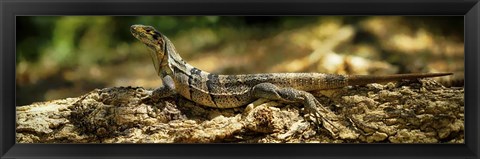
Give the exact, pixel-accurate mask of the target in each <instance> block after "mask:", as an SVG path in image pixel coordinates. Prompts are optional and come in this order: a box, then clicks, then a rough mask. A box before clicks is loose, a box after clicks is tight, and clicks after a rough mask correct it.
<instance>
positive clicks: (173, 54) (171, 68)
mask: <svg viewBox="0 0 480 159" xmlns="http://www.w3.org/2000/svg"><path fill="white" fill-rule="evenodd" d="M164 39H165V45H166V46H165V56H164V57H163V59H162V60H161V61H162V62H161V63H162V65H161V66H160V68H161V69H160V73H159V74H160V76H161V77H165V76H167V75H169V76H171V77H174V73H175V72H178V71H180V72H183V73H186V74H188V73H187V72H188V71H189V70H192V69H193V68H195V67H193V66H192V65H190V64H188V63H187V62H186V61H185V60H183V59H182V57H180V55H179V54H178V53H177V50H176V49H175V46H174V45H173V43H172V42H171V41H170V39H168V38H167V37H164ZM203 72H204V71H203ZM204 73H208V72H204Z"/></svg>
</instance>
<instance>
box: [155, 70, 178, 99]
mask: <svg viewBox="0 0 480 159" xmlns="http://www.w3.org/2000/svg"><path fill="white" fill-rule="evenodd" d="M162 82H163V85H162V86H161V87H159V88H157V89H155V90H153V92H152V94H151V98H152V100H153V101H155V102H156V101H158V100H159V99H161V98H165V97H169V96H172V95H174V94H176V93H177V92H176V91H175V83H174V82H173V79H172V77H170V76H165V77H163V78H162Z"/></svg>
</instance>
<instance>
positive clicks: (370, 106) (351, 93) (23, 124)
mask: <svg viewBox="0 0 480 159" xmlns="http://www.w3.org/2000/svg"><path fill="white" fill-rule="evenodd" d="M148 94H149V90H145V89H143V88H131V87H120V88H105V89H101V90H99V89H97V90H94V91H92V92H90V93H87V94H85V95H83V96H81V97H77V98H68V99H62V100H54V101H47V102H42V103H34V104H31V105H26V106H19V107H17V127H16V132H17V133H16V139H17V142H18V143H215V142H222V143H225V142H227V143H463V142H464V89H463V88H445V87H443V86H442V85H440V84H438V83H437V82H435V81H434V80H430V79H425V80H418V81H417V80H415V81H402V82H397V83H388V84H386V85H381V84H369V85H366V86H354V87H346V88H343V89H339V90H334V91H323V92H321V94H320V93H315V95H316V96H317V99H318V100H319V101H320V103H322V104H323V106H324V107H326V108H327V109H328V110H331V112H333V115H335V116H336V117H335V120H334V121H333V124H334V125H335V127H334V129H332V130H335V131H334V132H332V133H333V134H334V136H332V135H331V131H328V129H325V128H323V127H321V128H320V129H319V130H317V129H318V128H317V127H316V126H315V125H314V124H312V123H313V122H311V117H310V116H308V115H305V113H304V112H305V111H304V109H303V106H302V105H301V104H296V103H277V102H274V101H265V100H258V101H256V102H254V104H250V105H249V106H247V107H240V108H233V109H215V108H208V107H203V106H200V105H198V104H195V103H193V102H190V101H188V100H186V99H184V98H182V97H180V96H173V97H170V98H165V99H164V100H162V101H160V102H152V101H151V100H150V99H149V98H148ZM262 103H263V104H262ZM253 105H258V106H253ZM329 118H330V117H329Z"/></svg>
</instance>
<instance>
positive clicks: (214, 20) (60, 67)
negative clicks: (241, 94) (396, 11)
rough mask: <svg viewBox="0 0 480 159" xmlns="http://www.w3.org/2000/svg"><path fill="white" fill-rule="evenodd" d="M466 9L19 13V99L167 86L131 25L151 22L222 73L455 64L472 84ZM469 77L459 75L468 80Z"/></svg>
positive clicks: (454, 79)
mask: <svg viewBox="0 0 480 159" xmlns="http://www.w3.org/2000/svg"><path fill="white" fill-rule="evenodd" d="M463 20H464V19H463V17H462V16H435V17H432V16H430V17H429V16H407V17H401V16H350V17H345V16H283V17H274V16H267V17H264V16H250V17H245V16H231V17H226V16H142V17H132V16H130V17H119V16H115V17H110V16H35V17H32V16H18V17H17V30H16V35H17V37H16V45H17V46H16V51H17V52H16V56H17V57H16V88H17V89H16V90H17V92H16V102H17V105H26V104H31V103H32V102H40V101H46V100H52V99H61V98H67V97H77V96H79V95H82V94H84V93H86V92H89V91H92V90H93V89H96V88H105V87H116V86H135V87H136V86H139V87H146V88H155V87H158V86H159V85H161V81H160V79H159V78H158V77H157V76H156V74H155V70H154V68H153V65H152V62H151V59H150V55H149V54H148V51H149V50H148V49H147V48H146V47H145V46H144V45H143V44H142V43H140V42H138V41H137V40H136V39H135V38H133V36H131V34H130V32H129V27H130V25H132V24H144V25H152V26H154V27H155V28H157V30H159V31H160V32H162V33H163V34H165V35H166V36H168V37H169V38H170V39H171V40H172V42H173V43H174V44H175V46H176V48H177V51H178V52H179V53H180V55H181V56H182V57H183V58H184V59H185V60H186V61H187V62H189V63H191V64H192V65H194V66H196V67H198V68H200V69H203V70H205V71H209V72H213V73H222V74H241V73H265V72H323V73H337V74H393V73H411V72H454V73H455V75H454V76H451V77H445V78H442V79H440V81H441V82H442V83H444V84H446V85H447V86H463V76H464V75H463V72H464V62H463V61H464V49H463V48H464V30H463V28H464V25H463V24H464V21H463ZM459 81H460V82H459Z"/></svg>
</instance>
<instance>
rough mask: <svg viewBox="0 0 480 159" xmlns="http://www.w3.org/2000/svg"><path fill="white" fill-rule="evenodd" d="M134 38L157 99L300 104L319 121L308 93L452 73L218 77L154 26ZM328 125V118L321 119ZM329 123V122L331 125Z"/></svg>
mask: <svg viewBox="0 0 480 159" xmlns="http://www.w3.org/2000/svg"><path fill="white" fill-rule="evenodd" d="M130 30H131V32H132V34H133V36H135V37H136V38H137V39H139V40H140V41H141V42H143V43H144V44H145V45H147V46H148V48H150V49H151V50H152V53H151V56H152V59H153V63H154V66H155V69H156V71H157V74H158V75H159V76H160V77H161V78H162V81H163V86H162V87H160V88H158V89H156V90H155V91H154V92H153V95H152V97H153V98H156V99H158V98H163V97H167V96H170V95H172V94H174V93H179V94H180V95H182V96H183V97H185V98H187V99H189V100H191V101H194V102H196V103H198V104H201V105H205V106H209V107H215V108H234V107H240V106H245V105H246V104H248V103H251V102H253V101H254V100H256V99H258V98H266V99H270V100H279V101H285V102H302V103H303V104H304V105H305V106H306V108H307V109H308V110H309V111H310V112H311V113H313V114H314V115H315V116H316V117H317V122H318V121H319V118H321V114H322V110H319V106H321V104H320V103H319V102H318V101H317V100H316V99H315V98H314V97H313V95H312V94H310V93H309V91H316V90H327V89H337V88H342V87H345V86H349V85H363V84H369V83H378V82H389V81H398V80H401V79H416V78H426V77H437V76H445V75H451V74H452V73H422V74H396V75H380V76H372V75H336V74H323V73H267V74H243V75H217V74H213V73H209V72H205V71H202V70H200V69H198V68H195V67H193V66H192V65H190V64H188V63H187V62H185V61H184V60H183V59H182V58H181V57H180V55H179V54H178V53H177V51H176V50H175V47H174V45H173V44H172V42H170V40H169V39H168V38H167V37H166V36H165V35H163V34H161V33H160V32H158V31H156V30H155V28H153V27H151V26H144V25H132V26H131V28H130ZM322 119H323V120H324V121H325V119H324V118H322ZM327 122H328V121H327Z"/></svg>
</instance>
